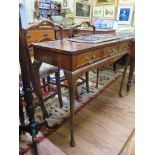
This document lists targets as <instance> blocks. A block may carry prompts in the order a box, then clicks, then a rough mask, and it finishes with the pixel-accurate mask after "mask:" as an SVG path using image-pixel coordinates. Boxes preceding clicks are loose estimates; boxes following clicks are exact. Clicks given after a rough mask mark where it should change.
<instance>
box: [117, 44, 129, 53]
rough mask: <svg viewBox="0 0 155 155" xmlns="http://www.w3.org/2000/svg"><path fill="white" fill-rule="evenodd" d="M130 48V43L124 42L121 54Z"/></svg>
mask: <svg viewBox="0 0 155 155" xmlns="http://www.w3.org/2000/svg"><path fill="white" fill-rule="evenodd" d="M129 48H130V43H129V42H123V43H121V44H120V45H119V52H120V53H121V52H124V51H126V50H128V49H129Z"/></svg>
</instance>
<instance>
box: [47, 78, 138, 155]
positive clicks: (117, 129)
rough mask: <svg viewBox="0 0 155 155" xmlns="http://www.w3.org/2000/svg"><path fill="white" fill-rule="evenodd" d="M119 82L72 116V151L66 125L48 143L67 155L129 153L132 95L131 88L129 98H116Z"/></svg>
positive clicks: (132, 112) (132, 90) (131, 128)
mask: <svg viewBox="0 0 155 155" xmlns="http://www.w3.org/2000/svg"><path fill="white" fill-rule="evenodd" d="M120 80H121V78H119V79H118V80H117V81H116V82H114V83H113V84H112V85H111V86H110V87H108V88H107V89H106V90H105V91H104V92H102V93H101V94H100V95H99V96H98V97H97V98H95V99H94V100H92V101H91V102H90V104H89V105H87V106H86V107H85V108H84V109H83V110H82V111H80V112H79V113H78V114H77V115H76V116H75V140H76V147H74V148H71V147H70V146H69V140H70V132H69V123H66V124H65V125H63V126H62V127H61V128H60V129H58V130H57V131H56V132H54V133H53V134H51V135H50V136H49V137H48V139H49V140H50V141H52V143H54V144H55V145H57V146H58V147H59V148H60V149H62V151H64V152H65V153H66V154H67V155H118V154H120V151H121V150H122V151H121V152H122V153H121V154H122V155H127V154H123V152H127V151H128V149H129V147H127V146H128V144H127V143H126V142H127V140H128V138H129V137H130V135H131V133H132V132H133V130H134V126H135V124H134V101H135V100H134V95H135V93H134V85H132V88H131V91H130V94H128V95H127V96H126V95H125V96H124V97H123V98H119V97H118V90H119V86H120ZM133 137H134V136H133ZM133 141H134V140H133ZM132 144H133V142H132ZM125 146H126V147H125ZM130 149H131V148H130ZM128 155H133V154H128Z"/></svg>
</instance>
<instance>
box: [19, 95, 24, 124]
mask: <svg viewBox="0 0 155 155" xmlns="http://www.w3.org/2000/svg"><path fill="white" fill-rule="evenodd" d="M19 119H20V123H21V124H22V125H24V112H23V105H22V101H21V96H20V93H19Z"/></svg>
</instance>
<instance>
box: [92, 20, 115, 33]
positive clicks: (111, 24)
mask: <svg viewBox="0 0 155 155" xmlns="http://www.w3.org/2000/svg"><path fill="white" fill-rule="evenodd" d="M92 23H93V25H94V26H95V27H96V29H107V30H114V29H115V28H116V24H117V20H115V19H103V18H93V22H92Z"/></svg>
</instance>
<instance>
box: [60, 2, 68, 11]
mask: <svg viewBox="0 0 155 155" xmlns="http://www.w3.org/2000/svg"><path fill="white" fill-rule="evenodd" d="M61 4H62V9H66V8H67V0H62V2H61Z"/></svg>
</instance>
